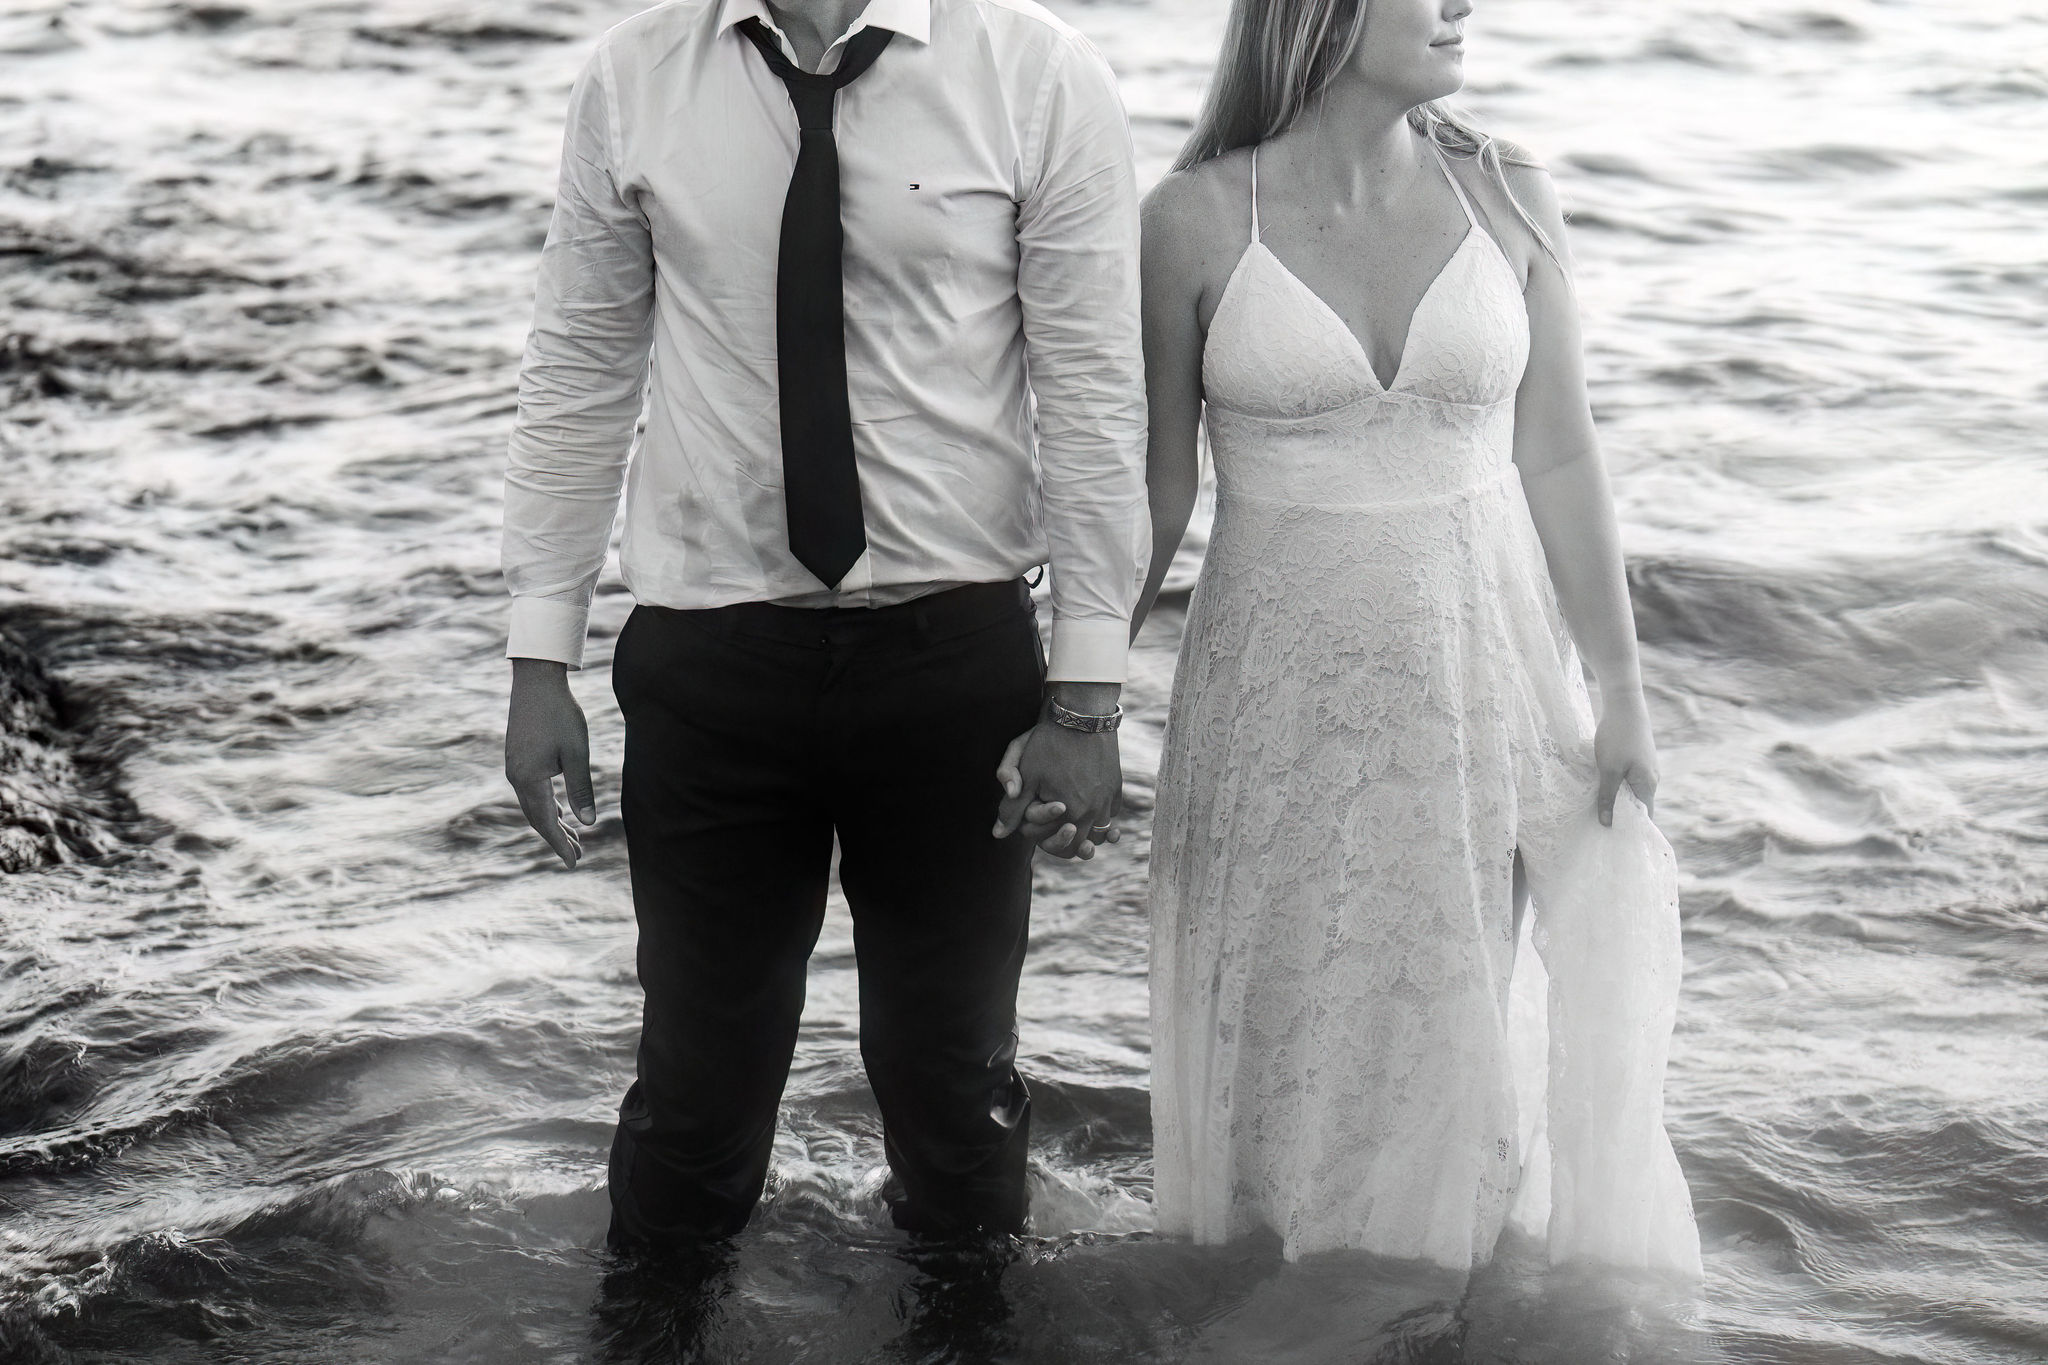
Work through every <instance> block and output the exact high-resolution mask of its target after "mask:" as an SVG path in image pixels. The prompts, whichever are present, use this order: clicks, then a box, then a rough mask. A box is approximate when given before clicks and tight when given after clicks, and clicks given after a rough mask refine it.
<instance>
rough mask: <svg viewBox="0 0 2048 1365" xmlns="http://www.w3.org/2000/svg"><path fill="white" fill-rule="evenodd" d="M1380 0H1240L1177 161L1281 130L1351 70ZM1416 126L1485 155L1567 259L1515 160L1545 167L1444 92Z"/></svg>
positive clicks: (1538, 231) (1544, 240) (1420, 109)
mask: <svg viewBox="0 0 2048 1365" xmlns="http://www.w3.org/2000/svg"><path fill="white" fill-rule="evenodd" d="M1370 3H1371V0H1232V4H1231V6H1230V21H1229V24H1228V26H1227V27H1226V28H1225V29H1224V32H1223V51H1222V53H1221V54H1220V55H1219V56H1218V57H1217V60H1216V74H1215V76H1214V77H1213V78H1212V79H1211V80H1210V82H1209V93H1208V95H1207V96H1206V97H1205V98H1204V99H1203V101H1202V112H1201V114H1200V115H1199V116H1198V117H1197V118H1196V119H1195V130H1194V132H1192V133H1191V134H1189V135H1188V140H1187V144H1186V145H1185V146H1183V147H1182V148H1181V149H1180V155H1179V156H1178V157H1177V158H1175V160H1174V163H1173V169H1174V170H1176V171H1184V170H1187V169H1188V168H1189V167H1191V166H1195V165H1198V164H1200V163H1201V162H1204V161H1207V160H1209V159H1210V158H1212V157H1218V156H1221V155H1223V153H1225V152H1228V151H1234V150H1235V149H1237V148H1239V147H1252V146H1256V145H1258V144H1259V143H1261V142H1265V141H1267V140H1268V139H1271V138H1276V137H1278V136H1280V134H1282V133H1284V132H1286V131H1287V130H1288V129H1289V128H1292V127H1293V126H1294V123H1295V121H1296V120H1297V119H1299V118H1300V117H1301V114H1302V111H1303V110H1304V109H1306V108H1307V107H1308V104H1309V101H1311V100H1313V99H1314V98H1315V97H1316V96H1317V95H1319V94H1321V93H1322V91H1323V87H1325V86H1326V85H1328V84H1329V83H1330V81H1331V80H1332V79H1333V78H1334V77H1335V76H1336V74H1337V73H1338V72H1339V71H1341V70H1342V69H1343V67H1344V64H1345V63H1346V62H1347V61H1349V60H1350V59H1351V54H1352V52H1353V51H1354V50H1356V48H1357V47H1358V39H1359V35H1360V34H1361V33H1363V32H1364V31H1365V9H1366V6H1367V5H1368V4H1370ZM1408 126H1409V127H1411V128H1413V129H1414V130H1415V131H1416V132H1417V133H1418V134H1420V135H1421V136H1422V137H1424V138H1427V139H1428V140H1429V141H1431V142H1433V143H1435V144H1436V145H1437V146H1438V147H1440V148H1442V149H1443V150H1444V151H1445V152H1447V153H1449V154H1450V155H1452V156H1458V157H1467V158H1471V159H1474V160H1477V161H1478V163H1479V168H1480V170H1481V171H1483V172H1484V173H1485V174H1486V175H1488V176H1490V177H1491V178H1492V179H1493V180H1494V182H1495V183H1497V184H1498V185H1499V186H1500V188H1501V192H1502V193H1504V194H1506V195H1507V198H1508V203H1510V204H1512V205H1513V206H1514V209H1515V216H1516V217H1518V218H1520V219H1521V221H1522V226H1524V227H1526V228H1528V229H1529V231H1530V232H1531V233H1533V234H1534V235H1535V237H1536V241H1537V242H1538V243H1539V244H1540V245H1541V246H1542V248H1543V250H1544V251H1545V252H1546V253H1548V254H1549V255H1550V257H1551V259H1552V260H1557V259H1558V255H1557V248H1556V246H1555V245H1554V244H1553V243H1552V242H1551V240H1550V235H1549V234H1548V233H1546V232H1545V231H1544V230H1543V229H1542V228H1541V227H1540V226H1538V225H1537V223H1536V220H1535V219H1533V218H1531V217H1530V216H1529V211H1528V210H1527V209H1525V208H1523V207H1522V203H1521V201H1520V200H1519V199H1517V198H1515V192H1514V189H1513V188H1512V187H1511V186H1509V184H1508V179H1507V171H1506V167H1507V166H1510V165H1513V166H1531V167H1534V166H1537V165H1538V164H1539V163H1537V162H1535V161H1532V160H1530V159H1529V158H1528V157H1527V156H1526V155H1524V154H1523V153H1521V152H1520V151H1519V150H1517V149H1514V148H1510V149H1508V150H1507V151H1503V150H1502V149H1501V144H1500V142H1499V141H1498V140H1497V139H1495V138H1494V137H1493V136H1491V135H1490V134H1488V133H1485V132H1482V131H1481V130H1480V129H1479V128H1477V127H1475V126H1474V125H1473V124H1472V123H1471V121H1470V120H1468V119H1467V118H1466V117H1465V116H1464V115H1462V114H1459V113H1456V112H1454V111H1453V110H1451V109H1450V108H1448V107H1446V106H1445V105H1444V104H1443V102H1442V101H1440V100H1431V101H1429V102H1428V103H1426V104H1418V105H1416V106H1415V107H1414V108H1413V109H1410V110H1409V111H1408Z"/></svg>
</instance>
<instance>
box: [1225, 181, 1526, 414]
mask: <svg viewBox="0 0 2048 1365" xmlns="http://www.w3.org/2000/svg"><path fill="white" fill-rule="evenodd" d="M1429 149H1430V152H1431V153H1432V155H1433V157H1434V159H1435V161H1436V164H1437V169H1438V170H1440V171H1442V172H1443V176H1444V181H1445V183H1446V184H1448V185H1449V186H1450V187H1451V193H1452V194H1454V195H1456V196H1457V199H1458V207H1459V208H1460V209H1462V210H1463V211H1464V214H1465V232H1464V234H1463V235H1462V236H1460V237H1459V238H1458V244H1457V245H1456V246H1454V247H1453V248H1451V254H1450V255H1449V256H1447V257H1446V258H1445V259H1444V262H1443V264H1441V265H1439V266H1438V267H1437V268H1436V273H1435V274H1434V275H1431V276H1430V277H1429V283H1428V284H1427V285H1425V286H1424V287H1423V290H1422V296H1421V297H1420V298H1418V299H1416V301H1415V307H1414V308H1412V309H1410V310H1409V313H1408V325H1407V326H1406V327H1405V328H1404V329H1403V330H1402V333H1401V348H1400V352H1399V354H1398V355H1396V356H1395V358H1394V377H1393V378H1392V379H1389V380H1385V381H1382V380H1381V379H1380V376H1379V371H1378V370H1376V369H1375V368H1373V363H1372V351H1371V350H1370V349H1369V348H1368V347H1367V345H1366V341H1365V339H1364V338H1362V337H1360V336H1359V335H1358V333H1357V332H1355V331H1353V330H1352V328H1351V324H1350V323H1348V322H1346V321H1345V320H1344V315H1343V314H1341V313H1339V312H1338V311H1337V310H1336V309H1335V308H1333V307H1331V306H1330V302H1329V300H1327V299H1325V298H1324V297H1323V296H1322V295H1321V294H1318V293H1317V292H1316V291H1315V290H1314V289H1312V288H1310V287H1309V285H1308V282H1307V281H1306V280H1304V279H1302V278H1301V276H1299V275H1297V274H1295V273H1294V269H1293V267H1291V266H1289V265H1288V264H1287V262H1285V261H1283V260H1281V259H1280V256H1279V254H1278V253H1277V252H1275V251H1274V250H1273V248H1271V247H1269V246H1267V245H1266V242H1265V235H1264V233H1263V231H1262V230H1261V229H1260V227H1259V148H1258V145H1257V144H1256V143H1255V144H1253V146H1252V150H1251V210H1252V237H1251V240H1250V241H1249V242H1247V243H1245V249H1244V252H1243V253H1242V254H1241V255H1240V256H1239V257H1238V262H1237V266H1236V268H1235V269H1233V270H1232V271H1231V279H1230V283H1235V282H1236V279H1237V275H1238V273H1239V272H1240V271H1242V270H1243V269H1244V263H1245V260H1246V259H1248V258H1249V257H1250V256H1251V254H1252V252H1253V251H1254V250H1257V251H1260V252H1263V253H1265V255H1266V257H1267V259H1269V260H1271V261H1272V262H1273V264H1274V265H1276V266H1278V267H1280V273H1281V274H1282V275H1285V276H1286V277H1287V280H1288V282H1289V283H1290V284H1292V285H1293V287H1294V289H1295V290H1296V291H1297V292H1299V293H1300V294H1302V295H1303V296H1305V297H1306V298H1307V299H1308V301H1309V302H1310V303H1311V304H1313V305H1314V306H1315V307H1316V308H1319V309H1321V310H1322V312H1323V314H1324V316H1325V317H1327V318H1328V319H1329V321H1331V322H1332V323H1334V324H1335V325H1336V327H1337V330H1338V331H1340V332H1342V333H1343V334H1344V338H1345V340H1347V341H1349V342H1350V343H1351V349H1352V351H1353V352H1354V353H1355V354H1356V355H1357V357H1358V363H1359V367H1360V368H1361V369H1362V370H1363V371H1364V373H1365V376H1366V378H1367V379H1368V380H1370V381H1371V383H1372V386H1373V388H1374V389H1375V390H1376V391H1377V392H1379V393H1382V394H1388V393H1393V392H1395V391H1396V390H1398V389H1399V388H1400V387H1401V380H1402V379H1403V378H1404V377H1405V376H1406V375H1407V373H1408V352H1409V349H1410V348H1411V347H1412V346H1413V345H1414V344H1415V324H1416V322H1417V320H1418V319H1420V318H1421V317H1422V310H1423V309H1424V308H1425V307H1426V306H1427V305H1428V303H1429V301H1430V297H1431V296H1432V295H1433V294H1435V293H1436V287H1437V285H1439V284H1441V283H1442V282H1443V279H1444V276H1445V275H1447V274H1449V273H1450V269H1451V265H1452V264H1453V263H1454V262H1455V261H1456V260H1457V259H1458V258H1459V257H1460V256H1462V255H1464V254H1465V249H1466V248H1467V247H1469V246H1471V245H1472V243H1473V241H1474V239H1476V238H1479V237H1487V240H1489V241H1491V240H1492V238H1491V237H1489V236H1487V234H1486V233H1484V232H1482V231H1481V230H1480V227H1479V218H1478V215H1477V214H1475V213H1474V212H1473V210H1472V201H1471V200H1470V199H1469V198H1467V197H1466V194H1465V189H1464V186H1462V185H1460V184H1459V183H1458V178H1457V177H1456V176H1454V175H1452V174H1451V168H1450V164H1449V163H1448V162H1446V161H1445V160H1444V154H1443V151H1442V150H1441V149H1440V148H1439V147H1438V146H1437V145H1436V143H1435V142H1431V143H1430V144H1429ZM1496 249H1498V248H1496ZM1501 259H1502V261H1503V262H1505V261H1506V259H1507V258H1506V257H1505V256H1503V257H1502V258H1501ZM1229 288H1230V285H1229V284H1226V285H1225V286H1224V292H1225V293H1226V294H1227V293H1229ZM1217 306H1218V308H1219V310H1220V309H1221V306H1222V304H1221V300H1219V301H1218V305H1217Z"/></svg>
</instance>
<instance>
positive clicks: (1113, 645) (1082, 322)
mask: <svg viewBox="0 0 2048 1365" xmlns="http://www.w3.org/2000/svg"><path fill="white" fill-rule="evenodd" d="M1034 123H1035V125H1036V126H1037V128H1038V129H1039V130H1040V137H1039V140H1038V146H1039V148H1040V155H1039V156H1038V157H1037V159H1036V160H1037V166H1038V176H1037V181H1036V183H1035V184H1034V185H1033V186H1032V187H1031V190H1030V193H1029V194H1028V195H1027V196H1026V198H1025V199H1024V201H1023V203H1022V204H1021V206H1020V207H1019V210H1018V215H1017V245H1018V263H1017V295H1018V298H1019V300H1020V301H1021V303H1022V305H1023V315H1024V341H1025V350H1026V355H1027V357H1028V362H1029V365H1030V375H1031V388H1032V392H1033V394H1034V396H1035V397H1036V399H1037V405H1038V437H1039V442H1038V460H1039V480H1040V489H1041V493H1042V496H1043V500H1044V507H1045V538H1046V548H1047V553H1048V555H1049V557H1050V559H1051V574H1052V610H1053V627H1052V654H1051V660H1050V665H1049V667H1048V668H1047V670H1046V677H1047V680H1048V681H1069V682H1119V683H1120V682H1122V681H1123V680H1124V664H1125V654H1126V652H1127V646H1128V643H1129V638H1130V620H1131V612H1132V610H1133V609H1134V608H1135V607H1136V605H1137V599H1138V592H1139V588H1140V586H1141V584H1142V582H1143V576H1144V572H1145V567H1146V559H1147V557H1148V556H1149V554H1150V552H1151V518H1150V516H1149V514H1148V511H1147V508H1146V502H1145V372H1144V361H1143V356H1142V351H1141V349H1140V340H1141V330H1140V326H1139V320H1138V190H1137V176H1136V172H1135V170H1134V169H1133V167H1132V164H1131V132H1130V124H1129V122H1128V121H1127V120H1126V118H1125V116H1124V109H1123V104H1122V102H1121V101H1120V100H1119V99H1118V98H1117V91H1116V78H1115V76H1113V75H1112V74H1111V73H1110V70H1109V66H1108V64H1107V63H1106V62H1104V61H1103V60H1102V57H1101V55H1100V54H1098V53H1097V52H1096V51H1095V49H1094V48H1093V47H1090V46H1089V45H1088V44H1087V42H1086V40H1084V39H1081V38H1078V37H1074V38H1072V39H1070V41H1069V42H1068V43H1066V44H1065V45H1063V46H1062V47H1061V48H1059V49H1057V55H1055V57H1054V58H1053V60H1052V69H1051V71H1050V73H1049V74H1048V78H1047V82H1046V85H1045V87H1044V90H1043V93H1042V96H1041V99H1040V108H1039V111H1038V113H1037V116H1036V117H1035V119H1034Z"/></svg>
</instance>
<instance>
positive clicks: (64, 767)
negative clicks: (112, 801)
mask: <svg viewBox="0 0 2048 1365" xmlns="http://www.w3.org/2000/svg"><path fill="white" fill-rule="evenodd" d="M72 739H73V736H72V733H71V731H70V729H69V727H68V726H66V724H65V723H64V704H63V694H62V691H61V689H60V688H59V687H58V685H57V681H56V679H54V678H52V677H51V676H50V674H49V672H48V670H46V669H45V668H44V667H43V665H42V661H41V660H39V659H37V658H36V656H35V655H34V654H32V653H30V652H29V651H28V650H27V649H26V648H25V647H23V645H22V644H21V642H20V641H18V640H16V639H15V638H14V637H13V636H11V635H9V634H8V633H7V632H6V631H4V630H0V872H22V871H26V870H28V869H30V868H36V867H43V866H46V865H48V864H50V863H61V862H69V861H71V860H72V859H74V858H90V857H94V856H96V855H98V854H101V853H105V852H108V851H109V850H111V849H112V848H113V847H114V844H115V840H114V838H113V837H112V835H111V834H110V833H109V832H108V831H107V829H106V827H105V826H104V825H103V824H102V823H101V821H100V819H99V818H98V814H97V807H98V806H99V805H100V804H101V802H100V800H99V798H98V797H97V795H96V794H95V792H94V791H93V783H92V782H91V781H90V780H89V779H88V778H87V777H86V776H85V775H84V774H83V773H81V772H80V770H79V766H78V763H77V761H76V760H75V758H74V757H73V754H72Z"/></svg>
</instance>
